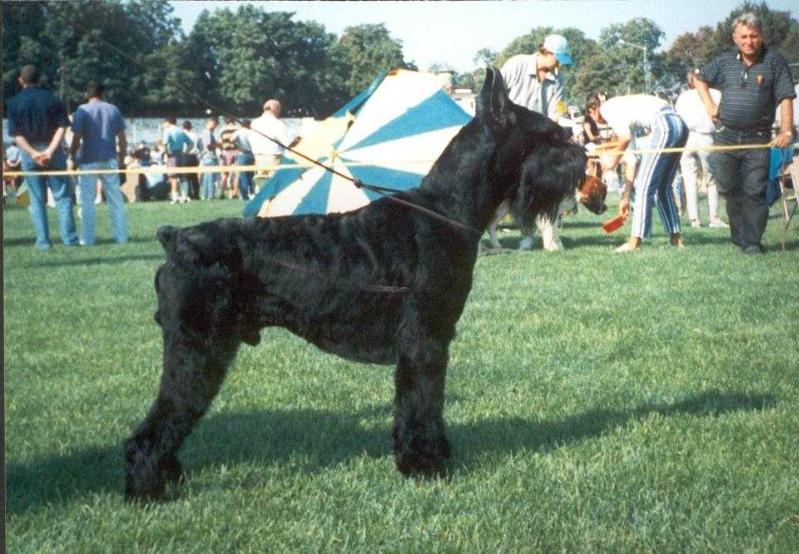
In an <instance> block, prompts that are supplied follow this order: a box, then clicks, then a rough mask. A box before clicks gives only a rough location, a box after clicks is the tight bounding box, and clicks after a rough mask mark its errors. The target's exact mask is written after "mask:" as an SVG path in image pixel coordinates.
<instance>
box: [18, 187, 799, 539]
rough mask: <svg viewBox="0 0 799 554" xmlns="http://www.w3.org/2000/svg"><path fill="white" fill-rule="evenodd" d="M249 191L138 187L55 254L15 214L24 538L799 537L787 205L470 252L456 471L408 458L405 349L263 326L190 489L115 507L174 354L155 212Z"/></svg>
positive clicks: (209, 425) (187, 209)
mask: <svg viewBox="0 0 799 554" xmlns="http://www.w3.org/2000/svg"><path fill="white" fill-rule="evenodd" d="M240 207H241V204H239V203H238V202H214V203H210V204H209V203H199V202H195V203H192V204H190V205H188V206H170V205H168V204H165V203H150V204H134V205H130V206H129V218H130V223H131V242H130V243H129V244H127V245H124V246H118V245H115V244H113V243H111V242H110V241H108V240H105V241H102V240H101V242H100V244H99V245H98V246H96V247H94V248H85V249H84V248H81V249H68V248H65V247H63V246H60V245H57V246H55V248H54V249H53V250H51V251H50V252H38V251H35V250H34V249H33V246H32V244H33V236H32V228H31V225H30V222H29V219H28V215H27V213H26V212H25V211H24V210H22V209H19V208H11V209H6V210H5V211H4V214H3V215H4V224H3V231H4V238H3V242H4V247H5V248H4V256H3V257H4V293H3V301H4V316H5V317H4V333H5V343H4V347H5V350H4V359H5V414H6V415H5V419H6V421H5V423H6V443H5V455H6V477H7V481H6V484H7V490H6V491H5V492H6V509H7V512H6V513H7V515H6V517H7V538H6V541H7V545H8V549H9V551H10V552H49V551H60V552H94V551H107V552H129V551H131V552H174V551H180V552H184V551H186V552H234V551H252V552H283V551H317V552H328V551H360V552H373V551H390V552H433V551H442V552H456V551H457V552H462V551H466V552H493V551H496V552H518V551H551V550H556V551H569V552H573V551H595V552H619V551H644V552H649V551H652V552H676V551H691V552H723V553H727V552H742V551H767V552H795V551H796V549H797V546H798V545H799V470H797V468H799V297H797V291H799V276H798V274H797V270H798V269H799V240H798V239H799V236H797V230H796V228H794V229H792V230H790V231H789V232H790V233H791V234H790V237H789V238H790V241H789V247H790V251H789V252H787V253H781V252H779V220H778V219H772V220H771V221H770V224H769V230H768V232H767V236H766V241H765V242H766V246H767V247H768V248H769V250H770V252H769V253H768V254H767V255H766V256H763V257H759V258H750V257H746V256H743V255H741V254H740V253H739V252H738V251H736V250H735V249H734V248H733V247H732V246H731V245H730V244H729V243H728V238H727V233H726V231H724V230H716V229H697V230H695V229H687V230H686V243H687V245H688V248H686V249H685V250H683V251H677V250H675V249H672V248H669V247H668V246H667V239H666V237H665V236H664V234H663V231H662V228H661V227H660V226H659V223H656V224H655V230H656V234H655V236H654V237H653V239H652V240H651V241H649V242H648V243H647V244H646V247H645V249H644V250H642V251H640V252H636V253H632V254H627V255H624V256H620V255H614V254H613V252H612V247H613V246H614V245H616V244H618V243H620V242H621V241H622V240H623V238H624V236H623V233H624V232H625V231H626V230H625V231H622V232H619V233H616V234H614V235H611V236H607V235H604V234H602V233H601V231H600V230H599V228H598V224H599V220H600V218H596V217H594V216H590V215H588V214H585V213H584V212H581V214H580V215H578V216H575V217H571V218H569V219H567V223H566V227H565V229H564V233H563V235H564V242H565V243H566V245H567V248H568V250H567V251H565V252H562V253H555V254H548V253H545V252H542V251H540V250H536V251H533V252H529V253H516V252H514V253H511V254H507V255H495V256H484V257H481V258H480V259H479V260H478V263H477V267H476V269H475V286H474V289H473V291H472V293H471V297H470V299H469V302H468V304H467V307H466V310H465V313H464V315H463V317H462V319H461V321H460V324H459V325H458V332H459V336H458V338H457V339H456V341H455V342H454V343H453V345H452V347H451V361H450V367H449V377H448V388H447V404H446V417H447V421H448V424H449V434H450V438H451V442H452V445H453V451H454V452H453V458H452V462H451V465H450V472H449V475H448V476H447V477H446V478H444V479H441V480H432V481H425V480H421V481H417V480H406V479H403V478H401V477H400V476H399V474H398V473H397V472H396V471H395V470H394V468H393V458H392V454H391V448H390V445H391V441H390V429H391V413H392V408H391V401H392V396H393V390H392V382H393V380H392V373H391V371H392V370H391V369H390V368H385V367H377V366H369V365H359V364H353V363H347V362H344V361H342V360H339V359H337V358H335V357H332V356H329V355H326V354H323V353H321V352H319V351H317V350H316V349H314V348H313V347H311V346H309V345H307V344H305V343H304V342H303V341H302V340H300V339H298V338H296V337H294V336H292V335H290V334H288V333H287V332H286V331H283V330H281V329H270V330H265V331H264V332H263V333H262V337H263V340H262V342H261V345H260V346H258V347H256V348H250V347H244V348H242V350H241V353H240V355H239V357H238V359H237V361H236V363H235V365H234V367H233V369H232V371H231V373H230V376H229V377H228V379H227V381H226V383H225V386H224V387H223V389H222V391H221V393H220V395H219V397H218V398H217V399H216V401H215V403H214V405H213V407H212V409H211V411H210V413H209V414H208V415H207V416H206V418H205V419H204V420H203V421H202V422H201V424H200V425H199V426H198V428H197V429H196V431H195V433H194V434H193V435H192V436H191V437H190V438H189V440H188V441H187V443H186V445H185V447H184V449H183V451H182V459H183V461H184V466H185V468H186V470H187V472H188V482H187V483H186V485H184V486H183V487H182V488H180V489H179V491H178V493H177V499H175V500H173V501H172V502H169V503H165V504H158V505H153V506H149V507H146V508H142V507H136V506H130V505H127V504H125V503H124V502H123V499H122V495H121V490H122V481H123V475H122V456H121V450H120V445H121V441H122V440H123V439H124V438H125V437H126V436H127V435H128V434H129V433H130V432H131V430H132V429H133V428H134V426H135V425H136V424H137V423H138V422H139V421H140V420H141V418H142V417H143V416H144V414H145V412H146V410H147V409H148V407H149V405H150V403H151V402H152V400H153V398H154V396H155V393H156V390H157V387H158V381H159V376H160V371H161V370H160V356H161V340H160V334H159V329H158V327H157V326H156V325H155V323H154V322H153V319H152V316H153V312H154V310H155V294H154V290H153V285H152V283H153V275H154V271H155V269H156V267H157V266H158V265H159V264H160V263H161V261H162V259H163V252H162V250H161V247H160V245H159V244H158V243H157V241H156V240H155V239H154V233H155V229H156V228H157V227H158V225H160V224H164V223H170V224H178V225H186V224H191V223H196V222H200V221H203V220H208V219H212V218H216V217H221V216H230V215H236V214H237V213H239V210H240ZM773 213H774V214H776V211H774V212H773ZM51 217H53V214H52V210H51ZM794 225H796V224H794ZM51 228H52V229H56V226H55V221H54V219H53V220H52V226H51ZM98 233H99V236H100V237H101V238H103V237H109V236H110V234H111V233H110V229H109V227H108V218H107V214H106V213H105V208H101V209H100V214H99V216H98ZM502 237H503V241H505V242H506V244H507V245H508V246H515V244H516V243H518V235H517V234H515V233H509V234H503V235H502ZM53 238H54V239H55V238H57V237H56V236H55V235H54V236H53Z"/></svg>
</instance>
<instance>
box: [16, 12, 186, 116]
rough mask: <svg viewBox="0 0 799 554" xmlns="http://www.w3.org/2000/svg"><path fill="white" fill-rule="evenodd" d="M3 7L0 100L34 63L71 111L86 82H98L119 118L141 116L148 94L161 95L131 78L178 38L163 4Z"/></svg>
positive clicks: (176, 22)
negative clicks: (23, 69)
mask: <svg viewBox="0 0 799 554" xmlns="http://www.w3.org/2000/svg"><path fill="white" fill-rule="evenodd" d="M2 6H3V8H2V9H3V68H4V73H3V91H4V94H5V95H6V96H9V95H11V94H14V92H15V91H16V87H15V84H14V78H15V76H16V74H17V71H18V70H19V68H20V67H21V66H22V65H25V64H28V63H33V64H35V65H37V67H39V69H40V71H41V73H42V74H43V75H44V76H45V77H46V80H47V84H49V86H51V87H52V88H53V89H54V90H55V92H56V93H57V94H58V95H59V96H60V97H61V98H62V100H64V102H65V103H66V104H67V106H68V107H69V108H70V109H71V108H74V107H75V106H76V105H77V104H79V103H81V102H83V100H84V98H83V90H84V88H85V85H86V83H87V82H88V81H90V80H93V79H95V80H100V81H102V82H103V83H104V84H105V85H106V88H107V93H106V97H107V99H108V100H109V101H111V102H114V103H115V104H117V105H118V106H119V107H120V108H121V109H122V111H123V112H124V113H126V114H131V113H141V111H142V109H144V108H146V105H145V104H143V102H146V97H147V95H148V93H151V94H154V95H155V96H159V95H158V94H157V92H156V91H154V89H153V88H148V89H146V90H143V89H141V88H138V87H137V86H136V80H135V79H134V75H139V74H140V73H142V72H143V71H144V72H146V69H144V67H145V66H143V65H140V64H141V63H142V62H144V61H146V60H147V58H148V56H151V55H152V53H153V52H155V51H158V50H159V49H162V48H165V47H166V46H167V45H171V47H172V48H174V47H175V46H174V44H175V43H178V42H180V41H181V39H182V38H183V36H182V33H181V31H180V22H179V20H177V19H176V18H174V17H172V16H171V13H172V7H171V6H170V5H169V3H168V2H167V1H166V0H133V1H130V2H126V3H124V4H123V3H121V2H119V1H110V2H94V1H90V0H80V1H77V2H14V3H3V5H2ZM87 22H91V23H87ZM150 69H153V68H151V67H150ZM159 69H161V68H159ZM184 77H185V75H184ZM145 81H146V80H145ZM162 81H163V78H162V79H159V80H157V83H161V82H162ZM161 97H162V98H163V96H162V95H161ZM155 107H156V108H157V102H156V106H155Z"/></svg>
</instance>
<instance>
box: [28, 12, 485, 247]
mask: <svg viewBox="0 0 799 554" xmlns="http://www.w3.org/2000/svg"><path fill="white" fill-rule="evenodd" d="M43 7H44V9H45V10H46V11H48V12H49V13H50V14H51V15H52V16H54V17H55V18H56V19H58V20H60V21H62V22H64V23H66V24H67V25H69V26H72V27H74V28H75V29H77V30H78V31H80V32H82V33H84V34H89V30H88V29H86V28H85V27H84V26H82V25H80V24H78V23H75V22H74V21H67V20H65V19H64V18H62V17H61V16H60V14H57V13H55V12H53V11H52V10H50V9H49V7H48V6H47V4H43ZM96 40H99V41H100V42H102V43H104V44H105V45H106V46H107V47H108V48H109V49H110V50H112V51H113V52H115V53H116V54H117V55H118V56H119V57H121V58H122V59H123V60H125V61H127V62H130V63H133V64H134V65H136V66H137V67H138V68H139V69H146V67H145V65H144V64H143V63H141V62H139V60H137V59H135V58H133V57H132V56H130V55H128V54H127V53H126V52H125V51H124V50H122V49H121V48H119V47H118V46H116V45H115V44H113V43H111V42H109V41H107V40H105V39H104V38H102V37H96ZM165 77H166V78H167V79H170V77H171V76H170V75H166V76H165ZM170 83H171V84H172V85H174V86H175V87H177V88H178V89H180V90H181V91H182V92H183V93H184V94H186V95H187V96H188V97H189V98H191V99H193V100H194V101H195V102H198V103H200V104H201V105H203V106H205V108H206V109H207V110H210V112H211V113H218V114H220V115H222V116H223V117H226V118H230V119H232V120H234V121H235V122H237V123H238V124H240V125H243V122H242V120H241V119H239V118H238V117H237V116H235V115H233V114H231V113H229V112H227V110H224V109H222V108H220V107H218V106H215V105H213V104H212V103H211V102H209V101H208V100H206V99H205V98H203V97H201V96H199V95H198V94H195V93H194V92H192V91H191V90H190V89H189V88H187V87H186V86H184V85H183V84H182V83H180V82H178V81H177V80H171V79H170ZM250 131H251V132H252V131H255V132H256V133H258V134H259V135H261V136H262V137H264V138H266V139H268V140H270V141H272V142H273V143H275V144H276V145H278V146H280V147H281V148H283V149H285V150H288V151H289V152H291V153H292V154H295V155H297V156H299V157H300V158H302V159H304V160H306V161H309V162H311V163H312V164H315V165H316V166H318V167H320V168H322V169H324V170H325V171H329V172H330V173H332V174H334V175H336V176H338V177H341V178H342V179H345V180H347V181H350V182H351V183H352V184H353V185H354V186H355V187H356V188H359V189H360V188H362V189H366V190H368V191H371V192H374V193H375V194H379V195H381V196H382V197H383V198H386V199H388V200H389V201H391V202H394V203H395V204H398V205H400V206H404V207H406V208H409V209H413V210H416V211H418V212H420V213H423V214H425V215H427V216H428V217H431V218H433V219H436V220H438V221H440V222H442V223H444V224H446V225H449V226H452V227H455V228H457V229H461V230H465V231H468V232H469V233H471V234H474V235H477V236H478V237H481V236H482V235H483V232H482V231H480V230H478V229H475V228H474V227H471V226H469V225H466V224H465V223H462V222H460V221H458V220H456V219H452V218H450V217H447V216H445V215H442V214H440V213H438V212H436V211H434V210H431V209H429V208H425V207H424V206H420V205H418V204H414V203H413V202H409V201H407V200H403V199H401V198H396V197H395V196H393V195H394V194H397V193H399V192H403V191H401V190H399V189H392V188H389V187H383V186H377V185H370V184H367V183H364V182H363V181H361V180H360V179H354V178H353V177H351V176H349V175H346V174H344V173H341V172H340V171H337V170H336V169H334V168H332V167H330V166H329V165H326V164H324V163H322V162H320V161H318V160H316V159H314V158H311V157H310V156H307V155H305V154H303V153H302V152H300V151H298V150H295V149H294V148H292V147H291V146H289V145H286V144H283V143H282V142H281V141H279V140H278V139H276V138H274V137H270V136H268V135H266V134H265V133H263V132H261V131H259V130H257V129H250Z"/></svg>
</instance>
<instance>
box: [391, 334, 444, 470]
mask: <svg viewBox="0 0 799 554" xmlns="http://www.w3.org/2000/svg"><path fill="white" fill-rule="evenodd" d="M403 335H405V336H404V340H403V341H402V343H401V344H400V354H399V362H398V364H397V371H396V374H395V385H396V393H395V407H394V409H395V412H394V456H395V461H396V464H397V469H398V470H399V471H400V472H402V473H403V474H404V475H411V474H440V473H441V472H442V471H443V464H444V461H445V460H446V459H447V458H449V455H450V447H449V442H448V441H447V438H446V436H445V433H444V431H445V430H444V413H443V412H444V384H445V379H446V373H447V357H448V353H447V350H448V346H449V340H442V339H438V338H434V337H432V336H430V335H427V334H426V333H425V332H424V331H420V332H410V330H408V329H405V331H404V333H403Z"/></svg>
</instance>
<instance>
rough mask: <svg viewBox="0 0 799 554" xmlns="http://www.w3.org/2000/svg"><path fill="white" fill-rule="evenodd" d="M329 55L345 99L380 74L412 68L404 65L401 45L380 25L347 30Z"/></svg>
mask: <svg viewBox="0 0 799 554" xmlns="http://www.w3.org/2000/svg"><path fill="white" fill-rule="evenodd" d="M331 55H332V57H333V59H334V60H335V64H336V67H337V68H338V69H339V70H340V71H341V73H340V74H341V75H343V78H344V90H345V91H346V93H347V95H348V96H354V95H355V94H358V93H359V92H360V91H362V90H363V89H364V88H366V87H367V86H368V85H369V83H371V82H372V80H373V79H374V78H375V77H377V75H379V74H380V72H381V71H388V70H390V69H396V68H404V69H411V68H415V66H413V65H412V64H408V63H406V62H405V59H404V58H403V54H402V42H401V41H399V40H395V39H393V38H391V35H390V34H389V32H388V29H386V27H385V25H383V24H382V23H381V24H378V25H372V24H366V25H356V26H354V27H347V28H346V29H344V34H343V35H342V36H341V38H340V39H339V40H338V41H337V42H336V43H335V45H334V46H333V48H332V52H331Z"/></svg>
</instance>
